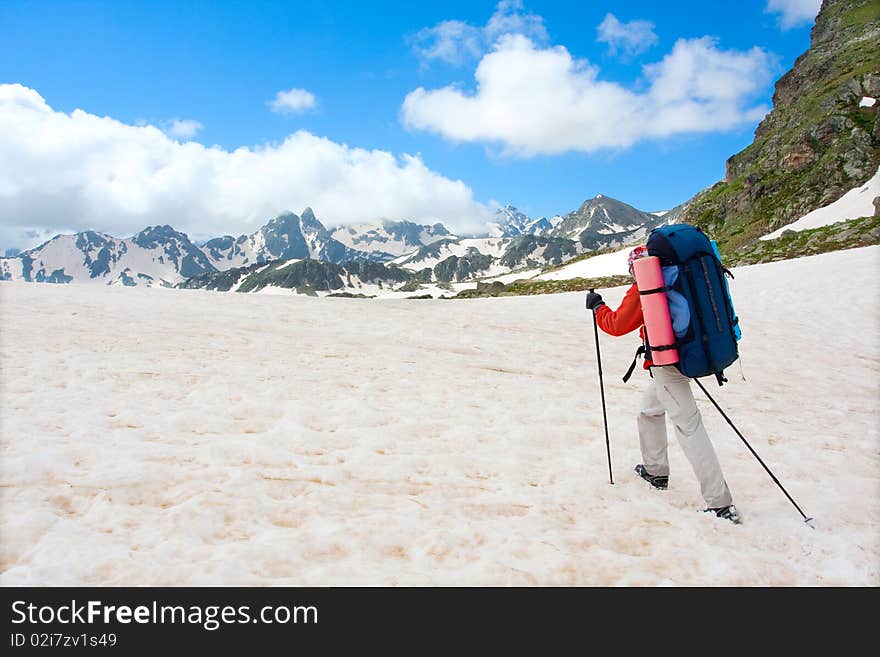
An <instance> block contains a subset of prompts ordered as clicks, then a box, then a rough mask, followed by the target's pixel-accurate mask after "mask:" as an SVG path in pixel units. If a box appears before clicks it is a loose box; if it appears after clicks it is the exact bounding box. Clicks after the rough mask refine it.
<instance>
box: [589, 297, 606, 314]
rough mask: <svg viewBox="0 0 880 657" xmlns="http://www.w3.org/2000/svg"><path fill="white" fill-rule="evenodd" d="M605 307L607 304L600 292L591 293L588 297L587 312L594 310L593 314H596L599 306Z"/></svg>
mask: <svg viewBox="0 0 880 657" xmlns="http://www.w3.org/2000/svg"><path fill="white" fill-rule="evenodd" d="M604 305H605V302H604V301H602V295H601V294H599V293H598V292H590V293H589V294H588V295H587V310H592V311H593V312H595V311H596V309H597V308H598V307H599V306H604Z"/></svg>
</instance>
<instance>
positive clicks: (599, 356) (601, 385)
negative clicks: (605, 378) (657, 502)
mask: <svg viewBox="0 0 880 657" xmlns="http://www.w3.org/2000/svg"><path fill="white" fill-rule="evenodd" d="M592 291H593V289H592V288H591V289H590V292H592ZM593 332H594V333H595V334H596V362H597V363H599V390H600V391H601V392H602V421H603V422H604V423H605V451H606V452H608V479H609V480H610V481H611V485H612V486H613V485H614V475H613V474H611V442H610V441H609V440H608V416H607V414H606V413H605V385H604V383H603V382H602V354H601V353H600V351H599V325H598V324H597V323H596V311H595V310H593Z"/></svg>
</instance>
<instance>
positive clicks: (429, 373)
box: [0, 247, 880, 586]
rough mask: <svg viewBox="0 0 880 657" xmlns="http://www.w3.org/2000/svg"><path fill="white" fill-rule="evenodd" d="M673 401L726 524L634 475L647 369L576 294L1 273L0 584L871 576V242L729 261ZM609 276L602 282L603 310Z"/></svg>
mask: <svg viewBox="0 0 880 657" xmlns="http://www.w3.org/2000/svg"><path fill="white" fill-rule="evenodd" d="M734 273H735V274H736V280H735V281H734V282H733V294H734V299H735V301H736V306H737V311H738V313H739V315H740V317H741V319H742V326H743V331H744V335H745V337H744V341H743V343H742V361H743V372H744V373H745V376H746V378H747V379H748V382H743V381H742V380H741V379H740V378H739V376H738V374H739V368H738V367H737V366H734V368H732V369H731V370H730V371H729V375H730V379H731V381H730V383H729V384H728V385H725V386H724V387H723V388H721V389H719V388H717V386H715V384H714V383H709V382H707V388H708V389H709V390H710V392H711V393H712V394H713V396H715V398H716V399H717V400H718V401H719V403H720V404H721V405H722V407H724V408H725V410H727V412H728V413H729V414H730V416H731V417H732V418H733V420H734V421H735V422H736V423H737V425H738V426H739V428H740V430H741V431H743V433H744V434H745V435H746V437H747V438H748V439H749V441H750V442H751V443H752V445H753V446H754V447H755V449H756V450H757V451H758V452H759V454H760V455H761V456H762V457H763V458H764V459H765V461H766V462H767V463H768V464H769V465H770V467H771V468H772V469H773V470H774V472H775V473H776V474H777V476H778V477H779V478H780V479H781V481H782V482H783V484H784V485H785V486H786V488H787V489H788V490H789V492H790V493H791V494H792V495H793V496H794V497H795V499H796V500H797V501H798V502H799V504H801V506H802V507H803V508H804V510H805V511H806V512H807V513H808V514H810V515H813V516H815V518H816V521H815V524H816V530H815V531H812V530H810V529H808V528H807V527H805V526H804V524H803V522H802V520H801V519H800V516H799V515H798V514H797V512H796V511H795V510H794V508H793V507H792V506H791V505H790V504H789V502H788V501H787V500H786V499H785V497H784V496H783V494H782V493H781V492H780V491H779V490H778V489H777V488H776V487H775V485H774V484H773V483H772V481H771V480H770V479H769V477H768V476H767V475H766V473H765V472H764V471H763V470H762V469H761V467H760V466H759V464H758V463H757V462H756V461H755V460H754V458H753V457H752V456H751V455H750V454H749V453H748V451H747V450H746V448H745V446H743V445H742V444H741V443H740V441H739V439H738V438H736V436H735V435H734V434H733V433H732V431H731V430H730V429H729V427H728V426H727V425H726V424H725V423H724V421H723V419H722V418H721V417H720V416H719V415H718V414H717V413H716V412H715V410H714V409H713V408H712V407H711V405H710V404H709V403H708V402H707V401H705V400H702V399H701V394H702V393H700V392H699V391H698V390H697V391H696V396H697V398H698V400H700V401H698V404H699V406H700V408H701V410H702V412H703V417H704V420H705V422H706V424H707V427H708V430H709V433H710V435H711V436H712V439H713V443H714V444H715V447H716V450H717V451H718V453H719V458H720V460H721V463H722V467H723V468H724V471H725V475H726V478H727V480H728V483H729V484H730V487H731V490H732V492H733V495H734V500H735V503H736V504H737V506H738V507H739V508H740V510H741V512H742V514H743V516H744V524H742V525H740V526H734V525H731V524H729V523H726V522H724V521H721V520H718V519H716V518H714V517H710V516H709V515H708V514H703V513H700V512H699V509H700V508H702V500H701V499H700V496H699V490H698V487H697V483H696V480H695V478H694V476H693V473H692V472H691V470H690V467H689V465H688V464H687V462H686V461H685V459H684V456H683V454H682V451H681V449H680V447H679V446H678V445H677V443H676V441H675V438H674V436H673V435H672V434H671V435H670V461H671V469H672V473H671V478H670V489H669V490H668V491H665V492H659V491H655V490H652V489H650V487H649V486H648V485H647V484H646V483H645V482H642V481H641V480H639V479H637V478H636V477H635V475H634V474H633V473H632V472H631V469H632V465H633V464H634V463H637V462H639V452H638V441H637V437H636V428H635V427H636V425H635V414H636V412H637V409H638V404H639V395H640V392H641V390H643V389H644V388H645V386H646V385H647V382H648V380H649V379H648V376H647V373H645V372H641V373H639V374H638V375H637V376H634V377H633V380H632V381H631V382H630V384H623V383H622V382H621V381H620V378H619V377H620V375H621V374H622V373H623V371H624V370H625V369H626V367H627V365H628V363H629V361H630V359H631V355H632V352H633V350H634V349H635V347H636V346H637V338H636V337H635V336H627V337H624V338H616V339H615V338H611V337H609V336H604V335H603V336H602V338H601V340H602V342H601V345H602V358H603V366H604V370H605V385H606V387H605V392H606V398H607V406H608V419H609V430H610V436H611V445H612V459H613V463H614V476H615V482H616V484H615V485H614V486H610V485H609V484H608V482H607V464H606V456H605V439H604V433H603V428H602V414H601V408H600V402H599V389H598V380H597V371H596V354H595V347H594V342H593V333H592V331H593V328H592V322H591V319H590V316H589V314H588V313H586V312H585V311H584V309H583V294H582V293H571V294H560V295H550V296H538V297H517V298H497V299H474V300H460V301H440V300H437V301H418V302H416V301H397V300H387V301H383V302H382V303H376V302H374V301H370V300H359V299H311V298H302V297H277V296H270V295H243V294H217V293H210V292H205V291H195V290H193V291H191V290H162V289H150V288H128V289H115V288H103V287H101V288H95V287H88V286H78V285H67V286H60V285H58V286H55V285H39V284H26V283H0V308H2V317H3V322H2V329H0V373H2V374H0V437H2V442H0V449H2V452H0V454H2V457H0V483H2V486H0V523H2V524H0V537H2V541H0V573H2V574H0V581H2V583H3V584H6V585H17V584H50V585H60V584H70V585H76V584H84V585H99V584H110V585H114V584H116V585H118V584H152V585H184V584H242V585H248V584H263V585H270V584H271V585H351V584H368V585H372V584H376V585H395V584H409V585H430V584H436V585H466V584H475V585H489V584H499V585H511V584H525V585H575V584H579V585H685V584H692V585H753V584H754V585H874V586H876V585H878V584H880V495H878V493H880V442H878V426H880V422H878V420H880V410H878V399H880V394H878V393H880V376H878V374H880V331H878V330H877V329H878V326H880V290H878V288H877V286H876V280H877V275H878V273H880V247H869V248H865V249H858V250H852V251H845V252H838V253H831V254H824V255H820V256H813V257H808V258H802V259H798V260H793V261H786V262H778V263H772V264H768V265H757V266H751V267H743V268H739V269H737V270H735V272H734ZM624 291H625V288H616V289H614V290H608V291H603V294H604V296H605V298H606V301H608V302H609V304H610V305H611V306H612V307H616V304H617V303H618V302H619V300H620V299H621V298H622V295H623V293H624Z"/></svg>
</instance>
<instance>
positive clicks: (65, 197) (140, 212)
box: [0, 84, 490, 248]
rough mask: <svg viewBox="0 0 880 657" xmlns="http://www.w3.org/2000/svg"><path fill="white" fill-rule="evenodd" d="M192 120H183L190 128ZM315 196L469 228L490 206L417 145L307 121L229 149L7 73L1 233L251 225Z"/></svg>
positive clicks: (340, 218) (0, 155) (201, 232)
mask: <svg viewBox="0 0 880 657" xmlns="http://www.w3.org/2000/svg"><path fill="white" fill-rule="evenodd" d="M186 132H187V131H186V130H183V131H181V130H180V129H178V130H177V131H176V133H177V134H178V135H180V136H185V135H186ZM306 206H311V207H312V208H313V209H314V211H315V213H316V214H317V216H318V217H320V218H321V220H322V221H323V222H324V223H325V224H328V225H334V224H347V223H354V222H363V221H378V220H381V219H384V218H389V219H410V220H413V221H417V222H422V223H432V222H435V221H443V222H444V223H447V225H450V226H451V227H454V228H456V229H460V230H464V229H469V228H474V227H476V226H479V225H481V224H482V223H483V222H484V221H485V220H486V219H487V218H488V217H489V214H490V213H489V210H488V209H487V208H486V207H485V206H483V205H482V204H480V203H477V202H476V201H475V200H474V198H473V193H472V191H471V189H470V188H469V187H468V186H467V185H466V184H465V183H464V182H462V181H460V180H451V179H449V178H446V177H444V176H442V175H441V174H439V173H437V172H435V171H432V170H431V169H429V168H428V167H427V166H426V165H425V163H424V162H423V161H422V160H421V158H420V157H419V156H417V155H400V156H398V155H395V154H393V153H390V152H388V151H382V150H365V149H361V148H355V147H351V146H348V145H346V144H340V143H336V142H334V141H332V140H330V139H327V138H324V137H319V136H316V135H313V134H311V133H309V132H306V131H302V130H301V131H298V132H295V133H293V134H291V135H289V136H288V137H287V138H286V139H284V141H282V142H281V143H268V144H263V145H258V146H253V147H241V148H237V149H235V150H226V149H223V148H221V147H219V146H211V147H208V146H204V145H202V144H199V143H196V142H192V141H184V142H181V141H177V140H175V139H173V138H171V137H169V136H168V135H167V134H166V133H165V132H164V131H163V130H162V129H160V128H159V127H156V126H152V125H145V126H135V125H128V124H126V123H122V122H120V121H117V120H115V119H113V118H111V117H106V116H105V117H101V116H97V115H95V114H91V113H89V112H87V111H84V110H82V109H76V110H74V111H73V112H71V113H69V114H67V113H65V112H59V111H56V110H54V109H53V108H52V107H51V106H50V105H49V104H48V103H47V102H46V100H45V99H43V97H42V96H40V94H39V93H38V92H37V91H35V90H34V89H30V88H28V87H25V86H22V85H19V84H3V85H0V245H2V246H3V247H4V248H6V247H19V248H27V247H29V246H33V245H35V243H36V242H38V241H39V240H40V239H42V238H44V237H45V236H51V235H52V234H54V233H55V232H61V231H70V230H71V229H76V230H83V229H87V228H88V229H94V230H100V231H107V232H110V233H112V234H114V235H125V234H132V233H135V232H137V231H139V230H141V229H142V228H143V227H144V226H146V225H154V224H166V223H171V224H173V225H174V226H175V227H176V228H178V229H179V230H183V231H185V232H187V233H189V234H190V236H191V237H193V238H194V239H198V238H201V237H207V236H215V235H221V234H224V233H234V234H238V233H249V232H252V231H253V230H254V229H255V228H257V227H259V226H260V225H262V224H263V223H264V222H265V221H266V219H267V218H269V217H273V216H275V215H277V214H279V213H280V212H282V211H284V210H293V211H295V212H299V211H301V210H302V209H303V208H305V207H306Z"/></svg>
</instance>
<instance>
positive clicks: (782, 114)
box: [680, 0, 880, 250]
mask: <svg viewBox="0 0 880 657" xmlns="http://www.w3.org/2000/svg"><path fill="white" fill-rule="evenodd" d="M878 43H880V8H878V4H877V0H824V2H823V3H822V8H821V10H820V12H819V15H818V16H817V18H816V24H815V26H814V27H813V31H812V34H811V45H810V48H809V50H807V52H805V53H804V54H803V55H801V56H800V57H799V58H798V59H797V61H796V62H795V64H794V66H793V68H792V69H791V70H790V71H789V72H788V73H786V74H785V75H783V76H782V77H781V78H780V79H779V81H778V82H777V83H776V90H775V93H774V94H773V110H772V111H771V112H770V113H769V114H768V115H767V116H766V118H765V119H764V120H763V121H762V122H761V124H760V125H759V126H758V128H757V130H756V131H755V140H754V142H753V143H752V144H751V145H750V146H748V147H747V148H746V149H745V150H743V151H742V152H740V153H737V154H736V155H734V156H732V157H731V158H730V159H728V161H727V173H726V176H725V179H724V180H723V181H722V182H719V183H717V184H715V185H714V186H712V187H711V188H709V189H707V190H704V191H703V192H701V193H700V194H698V195H697V196H696V197H694V198H693V199H692V200H691V201H690V202H688V203H687V205H686V207H685V208H684V210H683V212H682V213H681V217H680V220H681V221H686V222H690V223H695V224H697V225H699V226H701V227H702V228H704V229H706V230H708V231H710V232H711V233H713V235H714V236H715V237H716V238H717V239H718V240H719V242H720V243H721V245H722V247H723V248H726V249H728V250H734V249H736V248H738V247H740V246H742V245H745V244H748V243H749V242H752V241H754V240H755V239H757V238H758V237H760V236H762V235H765V234H766V233H769V232H771V231H772V230H774V229H776V228H779V227H780V226H785V225H787V224H789V223H791V222H792V221H794V220H796V219H797V218H798V217H800V216H802V215H805V214H806V213H808V212H810V211H811V210H814V209H816V208H819V207H822V206H824V205H827V204H829V203H831V202H833V201H835V200H837V199H838V198H840V197H841V196H842V195H843V194H844V193H846V192H847V191H849V190H851V189H853V188H854V187H858V186H859V185H861V184H863V183H864V182H865V181H866V180H868V179H869V178H870V177H871V176H872V175H873V174H874V172H876V171H877V167H878V165H880V119H878V105H880V103H878V102H877V100H876V99H878V98H880V46H878Z"/></svg>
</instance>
